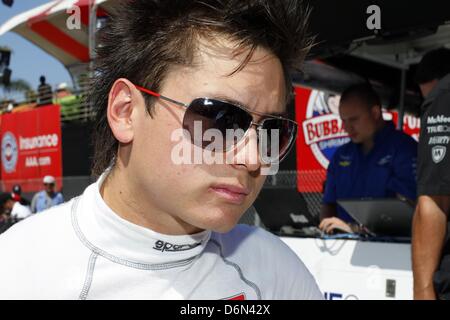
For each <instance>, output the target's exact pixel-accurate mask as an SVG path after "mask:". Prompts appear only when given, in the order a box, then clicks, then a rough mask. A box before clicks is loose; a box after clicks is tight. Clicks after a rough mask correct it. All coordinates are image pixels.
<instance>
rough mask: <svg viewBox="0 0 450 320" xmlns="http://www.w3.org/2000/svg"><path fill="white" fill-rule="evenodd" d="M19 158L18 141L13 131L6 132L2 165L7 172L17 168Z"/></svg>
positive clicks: (3, 139)
mask: <svg viewBox="0 0 450 320" xmlns="http://www.w3.org/2000/svg"><path fill="white" fill-rule="evenodd" d="M17 158H18V150H17V141H16V138H15V137H14V135H13V134H12V133H11V132H6V133H5V134H4V135H3V138H2V165H3V169H4V170H5V172H6V173H11V172H13V171H15V170H16V165H17Z"/></svg>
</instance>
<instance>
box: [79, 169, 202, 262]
mask: <svg viewBox="0 0 450 320" xmlns="http://www.w3.org/2000/svg"><path fill="white" fill-rule="evenodd" d="M107 174H108V172H105V173H103V175H102V176H101V177H100V178H99V179H98V181H97V182H96V183H94V184H92V185H90V186H89V187H88V188H87V189H86V190H85V192H84V193H83V195H82V196H81V198H80V199H79V201H78V204H77V205H76V206H74V207H73V208H72V215H73V216H72V223H73V224H74V228H75V231H76V232H77V233H78V236H79V238H80V239H81V240H82V241H83V242H85V245H87V246H88V247H90V249H91V250H93V251H97V252H100V253H104V254H103V255H104V256H105V257H109V258H110V260H111V259H121V260H122V261H128V262H130V263H141V264H160V265H169V264H177V263H180V262H181V263H182V262H183V261H189V260H192V259H194V258H195V257H196V256H198V255H200V254H201V253H202V252H203V250H204V249H205V247H206V245H207V243H208V241H209V239H210V237H211V231H206V230H205V231H203V232H200V233H197V234H192V235H180V236H172V235H165V234H160V233H157V232H154V231H152V230H150V229H148V228H144V227H141V226H139V225H135V224H133V223H131V222H129V221H127V220H125V219H123V218H121V217H120V216H119V215H118V214H116V213H115V212H113V210H112V209H111V208H110V207H108V205H107V204H106V203H105V201H104V200H103V198H102V196H101V194H100V187H101V185H102V183H103V181H104V180H105V178H106V176H107Z"/></svg>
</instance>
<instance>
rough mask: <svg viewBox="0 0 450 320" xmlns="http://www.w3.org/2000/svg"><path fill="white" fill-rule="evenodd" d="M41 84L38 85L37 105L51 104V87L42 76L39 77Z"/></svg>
mask: <svg viewBox="0 0 450 320" xmlns="http://www.w3.org/2000/svg"><path fill="white" fill-rule="evenodd" d="M39 81H40V82H41V84H40V85H39V87H38V94H39V95H38V107H39V106H45V105H48V104H52V102H53V92H52V87H51V86H50V85H49V84H47V83H46V79H45V77H44V76H41V77H40V78H39Z"/></svg>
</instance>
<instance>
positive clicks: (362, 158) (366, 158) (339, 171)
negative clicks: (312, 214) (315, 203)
mask: <svg viewBox="0 0 450 320" xmlns="http://www.w3.org/2000/svg"><path fill="white" fill-rule="evenodd" d="M416 159H417V142H416V141H415V140H414V139H413V138H411V137H410V136H408V135H407V134H405V133H403V132H400V131H398V130H396V129H395V126H394V124H393V123H392V122H386V123H385V125H384V127H383V128H382V129H380V130H379V131H378V132H377V133H376V135H375V138H374V146H373V148H372V150H370V152H369V153H367V154H364V153H363V151H362V147H361V145H359V144H355V143H353V142H351V141H350V142H349V143H346V144H345V145H343V146H341V147H339V148H338V149H337V150H336V152H335V154H334V155H333V158H332V160H331V161H330V164H329V166H328V170H327V180H326V184H325V192H324V196H323V203H325V204H336V203H337V200H339V199H351V198H392V197H395V196H396V195H397V194H400V195H402V196H404V197H406V198H408V199H412V200H415V199H416V161H417V160H416ZM337 210H338V217H339V218H340V219H342V220H344V221H346V222H354V220H353V218H352V217H351V216H350V215H349V214H348V213H347V212H346V211H345V210H344V209H343V208H341V207H340V206H338V207H337Z"/></svg>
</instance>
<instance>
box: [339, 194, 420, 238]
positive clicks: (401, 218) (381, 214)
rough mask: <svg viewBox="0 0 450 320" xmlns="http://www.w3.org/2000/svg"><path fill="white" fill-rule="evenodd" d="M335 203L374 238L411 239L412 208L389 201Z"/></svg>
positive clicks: (350, 200)
mask: <svg viewBox="0 0 450 320" xmlns="http://www.w3.org/2000/svg"><path fill="white" fill-rule="evenodd" d="M337 203H338V204H339V205H340V206H341V207H342V208H344V209H345V210H346V211H347V213H348V214H349V215H350V216H351V217H352V218H353V219H355V221H356V222H357V223H359V224H361V225H363V226H365V227H366V228H367V229H368V230H369V231H370V232H371V233H372V234H373V235H375V236H390V237H411V228H412V218H413V215H414V206H412V205H411V204H410V203H409V202H407V201H404V200H400V199H396V198H391V199H345V200H338V201H337Z"/></svg>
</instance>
